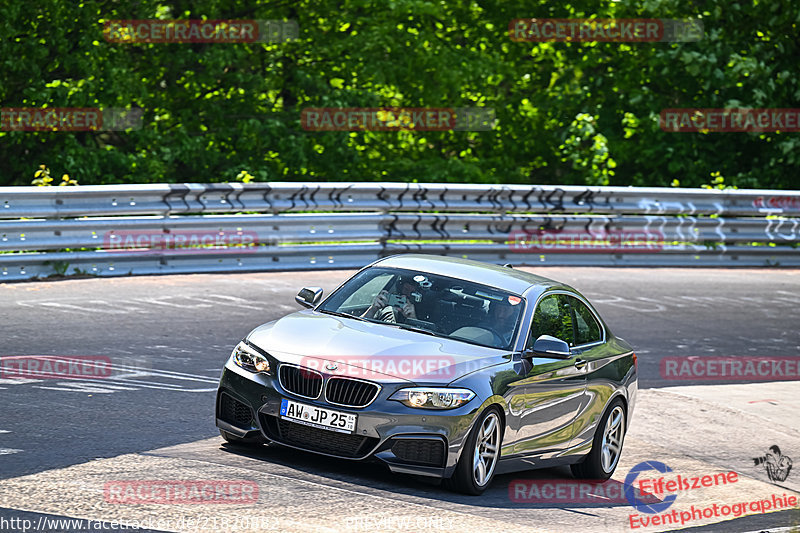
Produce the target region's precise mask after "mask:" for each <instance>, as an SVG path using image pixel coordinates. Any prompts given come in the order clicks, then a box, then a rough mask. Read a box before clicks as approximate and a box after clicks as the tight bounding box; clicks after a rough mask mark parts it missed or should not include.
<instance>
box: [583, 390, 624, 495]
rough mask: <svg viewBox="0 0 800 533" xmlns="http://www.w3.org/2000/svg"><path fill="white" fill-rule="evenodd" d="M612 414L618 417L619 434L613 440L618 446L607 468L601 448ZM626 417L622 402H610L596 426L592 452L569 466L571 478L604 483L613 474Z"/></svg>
mask: <svg viewBox="0 0 800 533" xmlns="http://www.w3.org/2000/svg"><path fill="white" fill-rule="evenodd" d="M612 414H613V415H614V417H615V418H616V417H617V416H618V415H619V416H620V420H619V423H618V424H619V426H618V427H619V434H618V435H617V438H616V439H615V440H616V441H617V444H618V451H617V454H616V457H614V458H613V462H612V463H611V464H610V468H609V466H608V464H609V463H608V461H604V458H603V446H604V444H605V442H604V441H606V440H607V435H606V430H607V425H608V422H609V418H611V416H612ZM626 416H627V413H626V412H625V405H624V404H623V403H622V400H620V399H619V398H617V399H615V400H614V401H612V402H611V404H610V405H609V406H608V409H606V412H605V413H603V418H601V419H600V423H599V424H597V429H596V430H595V433H594V439H593V440H592V451H591V452H589V454H588V455H587V456H586V458H584V460H583V461H581V462H580V463H576V464H572V465H570V470H572V475H573V476H575V477H576V478H578V479H587V480H595V481H605V480H606V479H608V478H610V477H611V476H612V475H613V474H614V470H616V468H617V465H618V464H619V458H620V456H621V455H622V445H623V444H624V442H625V433H626V421H627V418H626Z"/></svg>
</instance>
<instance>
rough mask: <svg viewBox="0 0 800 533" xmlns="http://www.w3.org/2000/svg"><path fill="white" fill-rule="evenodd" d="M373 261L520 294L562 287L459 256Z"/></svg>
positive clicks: (519, 271) (543, 278) (538, 278)
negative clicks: (537, 286) (527, 291)
mask: <svg viewBox="0 0 800 533" xmlns="http://www.w3.org/2000/svg"><path fill="white" fill-rule="evenodd" d="M373 264H374V266H381V267H393V268H405V269H408V270H417V271H419V272H426V273H428V274H439V275H442V276H450V277H453V278H459V279H466V280H470V281H475V282H477V283H482V284H484V285H489V286H492V287H496V288H498V289H502V290H506V291H509V292H513V293H516V294H522V293H524V292H525V291H526V290H528V289H529V288H530V287H532V286H536V285H542V286H545V287H549V286H554V287H555V286H557V287H566V286H565V284H563V283H561V282H558V281H555V280H552V279H549V278H545V277H542V276H537V275H536V274H531V273H530V272H525V271H522V270H516V269H513V268H509V267H504V266H499V265H492V264H489V263H482V262H480V261H473V260H471V259H461V258H459V257H444V256H440V255H426V254H401V255H393V256H391V257H387V258H385V259H381V260H379V261H377V262H375V263H373Z"/></svg>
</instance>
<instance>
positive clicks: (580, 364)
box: [575, 357, 589, 370]
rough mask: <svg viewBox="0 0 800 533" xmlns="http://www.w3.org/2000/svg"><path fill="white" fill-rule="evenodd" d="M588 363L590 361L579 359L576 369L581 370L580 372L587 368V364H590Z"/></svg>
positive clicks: (576, 362) (576, 360)
mask: <svg viewBox="0 0 800 533" xmlns="http://www.w3.org/2000/svg"><path fill="white" fill-rule="evenodd" d="M588 362H589V361H586V360H584V359H581V358H580V357H579V358H578V359H575V368H577V369H579V370H580V369H582V368H583V367H585V366H586V363H588Z"/></svg>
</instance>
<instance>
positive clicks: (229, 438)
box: [219, 429, 265, 447]
mask: <svg viewBox="0 0 800 533" xmlns="http://www.w3.org/2000/svg"><path fill="white" fill-rule="evenodd" d="M219 434H220V435H222V438H223V439H225V442H227V443H229V444H235V445H236V446H253V447H258V446H261V445H262V444H265V441H264V439H262V438H260V437H237V436H236V435H234V434H233V433H228V432H227V431H225V430H224V429H220V430H219Z"/></svg>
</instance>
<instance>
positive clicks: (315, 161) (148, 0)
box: [0, 0, 800, 188]
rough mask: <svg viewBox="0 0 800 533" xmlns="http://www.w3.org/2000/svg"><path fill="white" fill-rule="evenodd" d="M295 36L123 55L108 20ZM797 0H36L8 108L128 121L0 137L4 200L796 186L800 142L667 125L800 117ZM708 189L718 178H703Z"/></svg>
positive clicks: (2, 13)
mask: <svg viewBox="0 0 800 533" xmlns="http://www.w3.org/2000/svg"><path fill="white" fill-rule="evenodd" d="M522 17H541V18H571V17H582V18H583V17H599V18H611V17H619V18H672V19H679V18H680V19H682V18H686V17H692V18H701V19H702V21H703V24H704V28H705V35H704V38H703V39H702V40H700V41H698V42H687V43H601V42H595V43H564V42H551V43H530V42H513V41H512V40H511V39H510V38H509V35H508V25H509V22H510V21H511V20H512V19H515V18H522ZM149 18H158V19H200V18H208V19H280V20H295V21H297V23H298V25H299V30H300V34H299V38H298V39H296V40H292V41H288V42H280V43H237V44H210V43H190V44H179V43H170V44H159V43H149V44H148V43H136V44H119V43H112V42H108V41H107V40H105V39H104V37H103V33H102V29H103V22H104V21H107V20H114V19H149ZM798 22H800V11H798V10H797V9H796V6H795V5H794V3H793V2H791V1H789V0H770V1H766V0H750V1H736V0H705V1H704V0H697V1H691V2H685V1H679V0H644V1H642V2H639V3H629V2H603V3H598V2H588V1H583V0H571V1H568V2H566V3H561V2H549V1H548V2H546V1H544V0H536V1H521V2H507V1H505V0H479V1H472V2H449V1H433V0H380V1H372V0H340V1H337V2H333V1H330V0H316V1H313V2H311V1H308V0H299V1H291V2H289V1H281V0H277V1H273V2H265V3H256V2H244V1H241V0H196V1H173V2H165V1H157V0H137V1H132V0H121V1H114V2H111V1H104V0H86V1H83V2H80V0H38V1H37V2H29V3H25V2H3V4H2V6H0V34H2V35H3V38H2V40H0V62H2V68H0V107H4V108H9V107H45V106H47V107H101V108H108V107H123V108H124V107H131V106H134V107H140V108H142V109H143V110H144V123H143V127H142V128H141V129H138V130H132V131H122V132H77V133H69V132H21V131H15V132H12V131H0V184H5V185H28V184H30V183H31V179H32V178H33V173H34V171H35V170H36V169H37V168H39V165H41V164H46V165H47V166H48V167H50V168H52V169H53V171H54V173H58V174H61V173H68V174H69V175H70V176H72V177H73V178H74V179H76V180H77V181H78V182H79V183H81V184H94V183H131V182H184V181H195V182H197V181H199V182H213V181H230V180H235V179H237V177H238V179H240V180H241V179H242V176H245V177H247V179H248V180H257V181H265V180H272V181H277V180H280V181H284V180H286V181H294V180H322V181H325V180H368V181H375V180H380V181H447V182H487V183H559V184H592V185H602V184H610V185H652V186H667V185H669V184H670V183H673V182H674V180H679V182H680V184H681V185H682V186H700V185H703V184H708V183H709V182H711V180H712V179H716V177H719V176H724V179H725V183H726V184H728V185H733V186H738V187H770V188H772V187H774V188H791V187H797V184H798V181H800V180H798V178H796V176H797V175H798V170H800V159H799V158H800V150H798V148H800V137H799V136H800V134H798V133H673V132H665V131H662V130H661V129H660V127H659V124H658V117H659V113H660V111H661V110H662V109H664V108H684V107H685V108H692V107H701V108H724V107H754V108H764V107H780V108H792V107H800V106H798V105H797V102H798V100H800V84H799V83H798V77H797V76H796V75H795V74H796V64H797V59H796V58H797V57H798V56H800V40H799V39H798V38H797V35H798ZM379 106H403V107H490V108H493V109H494V110H495V113H496V117H497V124H496V127H495V128H494V129H492V130H490V131H445V132H437V131H401V132H380V131H366V132H311V131H305V130H303V129H302V127H301V125H300V113H301V110H302V109H303V108H306V107H379ZM712 174H713V176H712Z"/></svg>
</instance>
